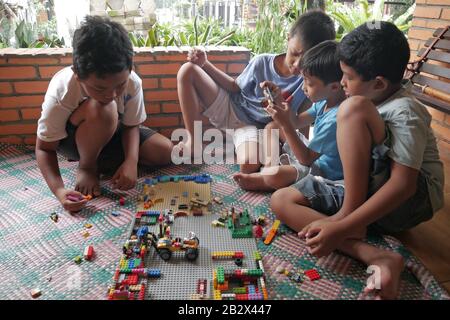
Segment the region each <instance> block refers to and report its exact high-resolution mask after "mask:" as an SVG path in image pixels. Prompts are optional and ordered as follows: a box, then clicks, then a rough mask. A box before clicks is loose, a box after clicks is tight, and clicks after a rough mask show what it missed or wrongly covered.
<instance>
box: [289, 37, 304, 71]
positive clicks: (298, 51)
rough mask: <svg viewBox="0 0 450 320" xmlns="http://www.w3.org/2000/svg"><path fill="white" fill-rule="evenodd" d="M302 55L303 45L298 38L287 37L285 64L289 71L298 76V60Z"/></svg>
mask: <svg viewBox="0 0 450 320" xmlns="http://www.w3.org/2000/svg"><path fill="white" fill-rule="evenodd" d="M303 53H304V49H303V44H302V42H301V41H300V39H299V37H298V36H293V37H288V46H287V51H286V58H285V63H286V65H287V66H288V68H289V71H290V72H291V73H292V74H293V75H296V76H298V75H299V74H300V72H301V69H300V59H301V58H302V56H303Z"/></svg>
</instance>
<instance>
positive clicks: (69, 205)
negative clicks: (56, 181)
mask: <svg viewBox="0 0 450 320" xmlns="http://www.w3.org/2000/svg"><path fill="white" fill-rule="evenodd" d="M56 197H57V198H58V200H59V202H61V204H62V205H63V207H64V209H65V210H67V211H69V212H78V211H80V210H81V209H83V207H84V205H85V204H86V202H87V199H86V198H85V197H84V195H83V194H82V193H80V192H78V191H75V190H69V189H60V190H58V191H57V192H56ZM75 199H79V200H75Z"/></svg>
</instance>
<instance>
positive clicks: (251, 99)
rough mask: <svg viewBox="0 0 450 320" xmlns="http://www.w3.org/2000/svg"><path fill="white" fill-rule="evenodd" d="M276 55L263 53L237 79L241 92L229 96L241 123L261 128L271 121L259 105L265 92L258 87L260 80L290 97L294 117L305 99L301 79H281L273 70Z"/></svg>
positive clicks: (294, 77)
mask: <svg viewBox="0 0 450 320" xmlns="http://www.w3.org/2000/svg"><path fill="white" fill-rule="evenodd" d="M276 56H277V55H275V54H262V55H259V56H256V57H254V58H253V59H252V60H251V61H250V63H249V64H248V65H247V67H246V68H245V70H244V71H243V72H242V73H241V74H240V75H239V77H238V78H237V79H236V83H237V85H238V86H239V88H241V92H239V93H233V94H231V101H232V102H233V107H234V112H235V113H236V116H237V117H238V118H239V120H241V121H242V122H245V123H247V124H250V125H255V126H257V127H258V128H263V127H264V126H265V125H266V124H268V123H269V122H271V121H272V117H271V116H270V115H269V114H267V112H266V111H265V110H264V108H263V107H262V105H261V101H262V100H263V99H264V93H263V90H262V89H261V87H260V86H259V84H260V83H261V82H263V81H266V80H268V81H272V82H273V83H275V84H276V85H277V86H278V87H280V88H281V90H282V91H283V92H286V93H288V96H292V98H291V99H292V100H291V101H290V105H291V107H292V110H293V111H294V112H295V114H297V112H298V109H299V107H300V105H301V103H302V102H303V101H304V100H305V98H306V96H305V94H304V93H303V90H302V84H303V77H301V76H296V75H293V76H290V77H287V78H286V77H282V76H280V75H279V74H278V73H277V72H276V71H275V66H274V60H275V57H276Z"/></svg>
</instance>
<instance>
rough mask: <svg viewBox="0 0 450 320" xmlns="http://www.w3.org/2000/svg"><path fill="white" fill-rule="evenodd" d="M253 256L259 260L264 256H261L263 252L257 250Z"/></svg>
mask: <svg viewBox="0 0 450 320" xmlns="http://www.w3.org/2000/svg"><path fill="white" fill-rule="evenodd" d="M253 257H254V259H255V260H256V261H258V260H261V259H262V257H261V253H260V252H259V251H255V252H253Z"/></svg>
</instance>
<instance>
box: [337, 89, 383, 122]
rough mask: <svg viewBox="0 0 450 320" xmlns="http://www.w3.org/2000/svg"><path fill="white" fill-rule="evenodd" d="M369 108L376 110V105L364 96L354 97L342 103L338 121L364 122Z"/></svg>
mask: <svg viewBox="0 0 450 320" xmlns="http://www.w3.org/2000/svg"><path fill="white" fill-rule="evenodd" d="M367 108H375V105H374V104H373V103H372V101H370V100H369V99H367V98H366V97H362V96H354V97H350V98H348V99H346V100H345V101H344V102H342V103H341V105H340V106H339V109H338V113H337V121H338V123H339V122H348V121H352V120H355V119H356V120H358V119H361V120H363V119H364V117H365V115H367Z"/></svg>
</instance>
